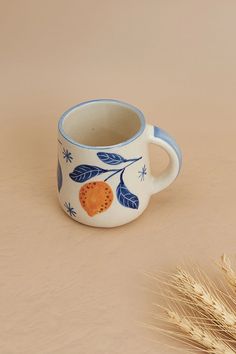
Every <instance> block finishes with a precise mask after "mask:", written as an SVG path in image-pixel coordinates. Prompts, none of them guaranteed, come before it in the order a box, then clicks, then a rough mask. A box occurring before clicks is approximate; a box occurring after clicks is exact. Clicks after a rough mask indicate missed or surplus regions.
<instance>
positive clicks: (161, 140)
mask: <svg viewBox="0 0 236 354" xmlns="http://www.w3.org/2000/svg"><path fill="white" fill-rule="evenodd" d="M148 130H149V133H148V141H149V142H150V143H152V144H156V145H158V146H160V147H161V148H162V149H163V150H165V151H166V152H167V154H168V156H169V164H168V166H167V168H166V169H165V170H164V171H163V172H162V173H161V174H160V175H159V176H158V177H153V185H152V194H153V193H158V192H160V191H161V190H163V189H164V188H166V187H168V186H169V185H170V184H171V183H172V182H173V181H174V180H175V178H176V177H177V176H178V174H179V172H180V169H181V165H182V153H181V150H180V148H179V146H178V145H177V143H176V142H175V140H174V139H173V138H172V137H171V136H170V135H169V134H168V133H167V132H165V131H164V130H163V129H161V128H159V127H156V126H152V125H148Z"/></svg>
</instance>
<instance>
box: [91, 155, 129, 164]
mask: <svg viewBox="0 0 236 354" xmlns="http://www.w3.org/2000/svg"><path fill="white" fill-rule="evenodd" d="M97 156H98V158H99V159H100V160H102V162H104V163H107V164H108V165H118V164H120V163H122V162H127V160H126V159H124V158H123V157H122V156H121V155H118V154H112V153H109V152H98V153H97Z"/></svg>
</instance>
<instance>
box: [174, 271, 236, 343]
mask: <svg viewBox="0 0 236 354" xmlns="http://www.w3.org/2000/svg"><path fill="white" fill-rule="evenodd" d="M173 278H174V281H175V283H176V286H177V289H178V291H180V292H181V293H182V294H183V295H184V296H186V297H187V298H188V299H190V300H191V301H192V302H193V304H194V305H195V306H198V307H199V308H201V309H202V310H203V311H204V312H205V313H206V314H208V315H210V316H211V317H212V318H213V319H214V320H216V321H217V323H218V324H219V325H220V326H221V327H222V329H223V330H225V331H226V332H228V333H229V334H231V335H232V336H233V337H236V315H235V314H234V313H233V312H232V311H231V310H230V308H229V307H228V306H227V305H226V304H225V303H223V301H222V299H219V298H218V297H217V296H215V295H214V294H213V293H211V292H210V291H209V290H208V289H207V288H206V287H205V286H204V285H202V284H201V283H200V282H198V281H196V280H195V279H194V278H193V277H192V276H191V275H190V274H189V273H188V272H186V271H184V270H182V269H179V271H178V272H177V273H176V274H174V276H173Z"/></svg>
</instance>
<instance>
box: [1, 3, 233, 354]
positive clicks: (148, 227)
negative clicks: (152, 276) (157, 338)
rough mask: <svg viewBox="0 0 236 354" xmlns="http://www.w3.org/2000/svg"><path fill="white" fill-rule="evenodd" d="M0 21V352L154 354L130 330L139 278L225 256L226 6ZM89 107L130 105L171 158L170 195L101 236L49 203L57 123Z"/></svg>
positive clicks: (229, 108)
mask: <svg viewBox="0 0 236 354" xmlns="http://www.w3.org/2000/svg"><path fill="white" fill-rule="evenodd" d="M0 16H1V20H0V26H1V32H0V33H1V34H0V36H1V41H0V52H1V55H0V60H1V67H0V68H1V69H0V70H1V75H0V77H1V105H0V112H1V115H0V120H1V130H0V135H1V137H0V145H1V148H0V154H1V175H0V181H1V184H0V195H1V237H0V269H1V278H0V284H1V290H0V319H1V320H0V353H1V354H20V353H22V354H47V353H51V354H120V353H126V354H133V353H134V354H139V353H140V354H144V353H148V354H154V353H164V352H165V351H164V350H162V349H161V346H160V345H159V344H157V343H154V342H152V341H151V340H150V338H148V337H149V334H148V333H147V332H145V331H144V330H143V329H142V328H140V327H139V325H137V323H138V321H144V320H145V318H146V317H148V316H147V312H148V310H149V300H150V298H149V295H148V294H147V293H146V292H145V291H143V289H142V286H143V277H142V275H140V271H143V270H153V269H159V268H161V269H168V268H169V267H171V266H172V265H173V264H175V263H176V262H178V261H179V260H181V259H182V258H183V257H193V259H194V260H197V261H203V260H205V259H206V258H211V259H212V258H217V257H218V256H219V255H220V253H221V252H222V251H223V250H225V251H228V252H230V253H233V252H234V250H235V225H236V221H235V205H236V201H235V200H236V190H235V181H236V157H235V151H236V140H235V131H236V117H235V114H236V106H235V89H236V70H235V62H236V48H235V33H236V22H235V16H236V2H235V1H234V0H232V1H230V0H226V1H223V0H222V1H218V0H208V1H205V0H200V1H197V0H195V1H193V0H179V1H174V0H172V1H171V0H153V1H152V0H145V1H144V0H141V1H138V0H136V1H134V0H133V1H132V0H126V1H124V0H122V1H115V0H114V1H113V0H112V1H108V0H107V1H105V0H101V1H95V0H93V1H65V0H58V1H56V0H50V1H46V0H45V1H30V0H22V1H14V0H13V1H7V0H2V1H1V14H0ZM97 97H112V98H119V99H122V100H125V101H128V102H130V103H133V104H135V105H137V106H138V107H139V108H141V109H142V110H143V111H144V113H145V115H146V117H147V119H148V121H149V122H151V123H156V124H158V125H160V126H161V127H163V128H164V129H166V130H167V131H169V132H170V133H172V134H173V135H174V136H175V137H176V139H177V141H178V142H179V144H180V145H181V147H182V149H183V153H184V168H183V172H182V174H181V176H180V177H179V179H178V180H177V181H176V183H175V184H174V185H172V186H171V187H170V188H169V189H167V190H165V191H163V192H162V193H160V194H159V195H156V196H154V197H153V198H152V201H151V203H150V206H149V208H148V210H147V211H146V212H145V213H144V214H143V215H142V216H141V217H140V218H139V219H138V220H137V221H135V222H134V223H131V224H129V225H127V226H124V227H121V228H117V229H113V230H97V229H92V228H89V227H85V226H82V225H80V224H77V223H76V222H73V221H72V220H71V219H69V218H68V217H67V216H66V215H65V214H64V213H63V212H62V211H61V209H60V208H59V206H58V203H57V200H56V188H55V166H56V124H57V119H58V117H59V115H60V114H61V112H63V111H64V110H65V109H67V108H68V107H70V106H71V105H74V104H76V103H78V102H80V101H82V100H86V99H91V98H97ZM157 151H158V150H157V149H156V148H155V147H153V148H151V153H152V161H153V172H155V173H158V171H160V169H161V166H163V164H164V157H163V156H164V155H163V154H161V153H160V154H159V156H158V154H156V153H157ZM166 353H171V351H170V350H166Z"/></svg>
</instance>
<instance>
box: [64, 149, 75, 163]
mask: <svg viewBox="0 0 236 354" xmlns="http://www.w3.org/2000/svg"><path fill="white" fill-rule="evenodd" d="M62 153H63V158H64V159H65V160H66V162H68V161H69V162H72V160H73V157H72V154H71V152H69V151H68V150H67V149H64V148H63V151H62Z"/></svg>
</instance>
